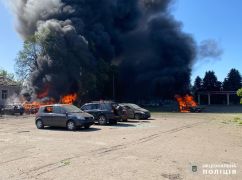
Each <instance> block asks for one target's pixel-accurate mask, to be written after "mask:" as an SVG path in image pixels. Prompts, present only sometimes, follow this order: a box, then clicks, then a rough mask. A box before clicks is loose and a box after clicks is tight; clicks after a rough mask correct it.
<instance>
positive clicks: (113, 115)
mask: <svg viewBox="0 0 242 180" xmlns="http://www.w3.org/2000/svg"><path fill="white" fill-rule="evenodd" d="M81 110H83V111H85V112H87V113H90V114H92V115H93V116H94V118H95V121H96V122H97V123H99V124H100V125H106V124H117V122H118V121H120V120H124V121H127V115H126V114H125V112H124V111H123V108H122V107H121V106H119V105H118V104H117V103H114V102H108V101H100V102H92V103H87V104H84V105H83V106H82V107H81Z"/></svg>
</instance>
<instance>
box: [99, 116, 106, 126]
mask: <svg viewBox="0 0 242 180" xmlns="http://www.w3.org/2000/svg"><path fill="white" fill-rule="evenodd" d="M98 123H99V124H100V125H106V124H107V118H106V116H104V115H100V116H99V117H98Z"/></svg>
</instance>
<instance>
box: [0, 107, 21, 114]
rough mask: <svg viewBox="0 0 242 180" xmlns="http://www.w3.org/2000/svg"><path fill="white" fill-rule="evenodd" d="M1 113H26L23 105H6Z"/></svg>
mask: <svg viewBox="0 0 242 180" xmlns="http://www.w3.org/2000/svg"><path fill="white" fill-rule="evenodd" d="M1 114H9V115H15V114H20V115H23V114H24V108H23V106H21V105H6V106H5V107H3V108H2V109H1Z"/></svg>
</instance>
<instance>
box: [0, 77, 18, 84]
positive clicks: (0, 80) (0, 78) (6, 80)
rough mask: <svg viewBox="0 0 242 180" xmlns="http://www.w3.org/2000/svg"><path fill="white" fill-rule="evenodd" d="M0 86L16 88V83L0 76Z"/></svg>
mask: <svg viewBox="0 0 242 180" xmlns="http://www.w3.org/2000/svg"><path fill="white" fill-rule="evenodd" d="M0 86H18V83H17V82H16V81H13V80H11V79H9V78H7V77H4V76H0Z"/></svg>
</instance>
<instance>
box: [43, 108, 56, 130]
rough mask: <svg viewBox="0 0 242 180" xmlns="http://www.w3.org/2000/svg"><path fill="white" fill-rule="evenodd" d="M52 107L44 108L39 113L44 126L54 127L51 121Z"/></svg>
mask: <svg viewBox="0 0 242 180" xmlns="http://www.w3.org/2000/svg"><path fill="white" fill-rule="evenodd" d="M52 116H53V106H46V107H44V110H43V112H42V113H41V119H42V120H43V123H44V125H45V126H55V123H54V121H53V118H52Z"/></svg>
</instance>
